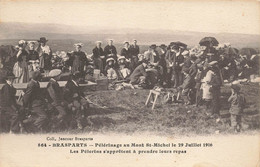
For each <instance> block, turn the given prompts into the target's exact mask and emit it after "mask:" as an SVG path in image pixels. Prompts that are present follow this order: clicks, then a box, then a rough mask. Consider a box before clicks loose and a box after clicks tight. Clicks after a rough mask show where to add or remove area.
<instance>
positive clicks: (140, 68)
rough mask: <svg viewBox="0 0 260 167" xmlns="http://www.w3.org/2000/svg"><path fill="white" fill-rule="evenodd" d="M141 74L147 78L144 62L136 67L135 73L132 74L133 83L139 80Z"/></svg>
mask: <svg viewBox="0 0 260 167" xmlns="http://www.w3.org/2000/svg"><path fill="white" fill-rule="evenodd" d="M141 76H144V77H145V78H146V77H147V73H146V71H145V68H144V66H143V64H140V65H139V66H137V67H136V69H135V70H134V71H133V73H132V74H131V76H130V80H131V82H132V83H136V82H138V80H139V78H140V77H141Z"/></svg>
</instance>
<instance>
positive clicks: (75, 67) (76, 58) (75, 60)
mask: <svg viewBox="0 0 260 167" xmlns="http://www.w3.org/2000/svg"><path fill="white" fill-rule="evenodd" d="M74 46H75V49H76V50H75V51H74V52H73V53H72V54H71V57H70V62H71V73H72V74H73V73H75V72H76V71H79V72H80V73H81V76H82V77H83V76H84V67H85V65H86V61H87V57H86V54H85V53H84V52H82V51H81V48H82V46H83V44H82V43H77V44H74Z"/></svg>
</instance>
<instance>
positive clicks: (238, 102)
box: [228, 85, 246, 132]
mask: <svg viewBox="0 0 260 167" xmlns="http://www.w3.org/2000/svg"><path fill="white" fill-rule="evenodd" d="M231 91H232V94H231V96H230V97H229V99H228V102H230V103H231V107H230V109H229V112H230V114H231V116H230V121H231V126H232V127H233V128H234V129H235V132H240V129H241V118H242V114H243V110H244V108H245V105H246V100H245V97H244V96H243V95H242V94H241V93H240V87H239V86H238V85H231Z"/></svg>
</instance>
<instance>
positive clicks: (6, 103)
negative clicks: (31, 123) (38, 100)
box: [0, 83, 17, 107]
mask: <svg viewBox="0 0 260 167" xmlns="http://www.w3.org/2000/svg"><path fill="white" fill-rule="evenodd" d="M15 94H16V89H15V88H14V87H13V86H11V85H9V84H7V83H6V84H4V86H3V87H2V89H1V91H0V106H1V107H11V106H14V107H16V106H17V104H16V98H15Z"/></svg>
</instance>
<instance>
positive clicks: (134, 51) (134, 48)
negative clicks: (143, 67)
mask: <svg viewBox="0 0 260 167" xmlns="http://www.w3.org/2000/svg"><path fill="white" fill-rule="evenodd" d="M130 52H131V55H133V56H137V55H138V54H139V53H140V49H139V46H138V45H136V46H134V45H131V47H130Z"/></svg>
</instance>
